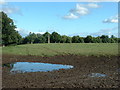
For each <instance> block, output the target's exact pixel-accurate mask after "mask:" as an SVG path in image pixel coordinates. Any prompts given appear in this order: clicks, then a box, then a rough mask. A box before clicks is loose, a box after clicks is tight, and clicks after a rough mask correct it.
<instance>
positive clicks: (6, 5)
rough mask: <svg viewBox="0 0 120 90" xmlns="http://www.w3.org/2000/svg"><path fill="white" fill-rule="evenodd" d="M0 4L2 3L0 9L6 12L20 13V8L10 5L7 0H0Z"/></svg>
mask: <svg viewBox="0 0 120 90" xmlns="http://www.w3.org/2000/svg"><path fill="white" fill-rule="evenodd" d="M0 4H2V6H1V7H0V11H3V12H5V13H6V14H13V13H15V14H19V15H22V13H21V10H20V8H19V7H16V6H14V5H10V4H9V3H7V2H4V1H3V2H0Z"/></svg>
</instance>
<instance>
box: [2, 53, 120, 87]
mask: <svg viewBox="0 0 120 90" xmlns="http://www.w3.org/2000/svg"><path fill="white" fill-rule="evenodd" d="M118 61H119V57H118V56H111V57H105V56H101V57H96V56H88V57H87V56H77V55H63V56H62V55H61V56H53V57H39V56H15V55H3V58H2V63H3V64H5V63H12V62H42V63H53V64H65V65H73V66H74V68H72V69H67V70H64V69H61V70H59V71H52V72H32V73H17V74H10V72H9V70H10V68H9V67H3V68H2V70H3V71H2V87H3V88H119V87H120V78H119V75H120V72H119V70H118V69H119V66H118V64H119V62H118ZM91 73H101V74H106V75H107V76H106V77H90V76H89V74H91Z"/></svg>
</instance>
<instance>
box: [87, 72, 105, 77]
mask: <svg viewBox="0 0 120 90" xmlns="http://www.w3.org/2000/svg"><path fill="white" fill-rule="evenodd" d="M88 76H90V77H106V76H107V75H106V74H101V73H91V74H89V75H88Z"/></svg>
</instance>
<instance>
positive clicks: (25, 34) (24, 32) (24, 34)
mask: <svg viewBox="0 0 120 90" xmlns="http://www.w3.org/2000/svg"><path fill="white" fill-rule="evenodd" d="M15 30H16V31H18V33H19V34H20V35H21V36H23V37H25V36H27V35H29V33H30V32H31V33H35V34H44V33H45V32H32V31H30V30H25V29H22V28H16V29H15Z"/></svg>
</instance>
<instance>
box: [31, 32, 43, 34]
mask: <svg viewBox="0 0 120 90" xmlns="http://www.w3.org/2000/svg"><path fill="white" fill-rule="evenodd" d="M33 33H35V34H44V33H45V32H33Z"/></svg>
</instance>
